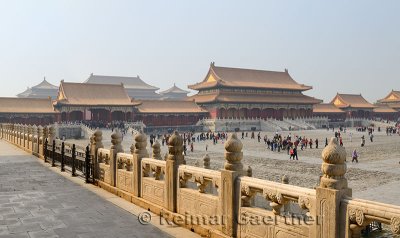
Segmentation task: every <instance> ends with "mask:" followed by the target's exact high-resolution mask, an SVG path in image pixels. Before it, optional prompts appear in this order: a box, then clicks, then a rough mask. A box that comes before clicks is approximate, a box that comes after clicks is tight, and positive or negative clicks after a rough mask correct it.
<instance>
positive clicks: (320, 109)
mask: <svg viewBox="0 0 400 238" xmlns="http://www.w3.org/2000/svg"><path fill="white" fill-rule="evenodd" d="M313 112H314V113H346V112H345V111H343V110H342V109H340V108H337V107H336V106H335V105H334V104H331V103H321V104H314V107H313Z"/></svg>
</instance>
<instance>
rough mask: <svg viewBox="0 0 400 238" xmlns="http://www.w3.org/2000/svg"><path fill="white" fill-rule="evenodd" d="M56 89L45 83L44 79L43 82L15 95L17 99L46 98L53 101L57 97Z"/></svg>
mask: <svg viewBox="0 0 400 238" xmlns="http://www.w3.org/2000/svg"><path fill="white" fill-rule="evenodd" d="M57 93H58V87H57V86H55V85H53V84H51V83H49V82H47V81H46V78H45V79H43V81H42V82H41V83H40V84H38V85H36V86H33V87H32V88H29V87H28V89H26V90H25V91H24V92H22V93H20V94H18V95H17V97H19V98H48V97H51V98H52V99H55V98H56V97H57Z"/></svg>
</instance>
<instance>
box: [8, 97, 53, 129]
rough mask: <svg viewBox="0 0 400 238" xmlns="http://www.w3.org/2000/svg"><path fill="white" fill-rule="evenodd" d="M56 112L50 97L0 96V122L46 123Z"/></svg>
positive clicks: (50, 120)
mask: <svg viewBox="0 0 400 238" xmlns="http://www.w3.org/2000/svg"><path fill="white" fill-rule="evenodd" d="M56 115H57V113H56V112H55V111H54V109H53V105H52V101H51V99H50V98H44V99H42V98H0V122H2V123H21V124H31V125H33V124H36V125H47V124H50V123H53V122H54V121H56Z"/></svg>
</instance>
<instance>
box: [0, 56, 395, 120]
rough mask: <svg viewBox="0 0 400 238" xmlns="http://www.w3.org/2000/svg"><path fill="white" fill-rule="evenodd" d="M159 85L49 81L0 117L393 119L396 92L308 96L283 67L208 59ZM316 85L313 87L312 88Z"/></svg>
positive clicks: (3, 101) (125, 80) (10, 103)
mask: <svg viewBox="0 0 400 238" xmlns="http://www.w3.org/2000/svg"><path fill="white" fill-rule="evenodd" d="M188 88H189V89H192V90H194V91H197V93H194V94H193V95H191V96H188V94H189V93H190V92H189V91H187V90H185V89H181V88H179V87H178V86H176V85H175V84H173V86H171V88H169V89H165V90H162V91H160V92H157V91H158V90H159V88H158V87H156V86H153V85H150V84H148V83H146V82H144V81H143V80H142V78H140V77H139V76H137V77H120V76H104V75H94V74H91V75H90V76H89V77H88V78H87V79H86V80H83V82H82V83H72V82H66V81H64V80H62V81H61V82H60V85H58V86H55V85H52V84H50V83H49V82H48V81H46V79H44V80H43V81H42V82H41V83H39V84H38V85H36V86H33V87H28V89H27V90H25V91H23V92H22V93H20V94H18V95H17V97H15V98H4V97H3V98H0V122H19V123H25V124H48V123H52V122H65V121H102V122H112V121H131V122H134V121H142V122H143V123H144V124H146V125H147V126H153V127H157V126H159V127H168V126H179V125H195V124H196V123H197V122H198V121H199V120H200V119H203V118H214V119H218V118H239V119H240V118H264V119H266V118H274V119H278V120H282V119H283V118H303V117H313V116H318V117H327V118H329V119H330V120H345V119H346V118H372V117H374V118H379V119H385V120H397V119H398V118H399V116H400V113H399V111H400V106H399V105H400V92H399V91H394V90H392V91H391V92H390V93H389V94H388V95H387V96H386V97H384V98H382V99H380V100H378V101H377V102H376V103H370V102H368V101H367V100H366V99H365V98H364V97H363V96H362V95H361V94H343V93H337V94H336V96H335V97H334V98H333V99H332V100H331V101H330V102H329V103H323V102H322V100H320V99H317V98H314V97H311V96H307V95H306V93H307V91H309V90H312V89H313V87H312V86H308V85H304V84H301V83H298V82H297V81H295V80H294V79H293V78H292V76H291V75H290V74H289V72H288V70H287V69H285V70H284V71H267V70H256V69H243V68H230V67H221V66H216V65H215V63H214V62H212V63H211V64H210V67H209V70H208V71H207V72H206V73H205V77H204V79H203V80H199V81H198V83H195V84H193V85H188ZM314 90H315V89H314Z"/></svg>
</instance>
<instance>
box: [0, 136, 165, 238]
mask: <svg viewBox="0 0 400 238" xmlns="http://www.w3.org/2000/svg"><path fill="white" fill-rule="evenodd" d="M0 237H31V238H36V237H37V238H44V237H79V238H89V237H96V238H98V237H170V236H169V235H168V234H166V233H164V232H162V231H161V230H159V229H158V228H157V227H154V226H152V225H146V226H144V225H141V224H140V223H139V222H138V219H137V217H136V216H134V215H132V214H131V213H129V212H127V211H125V210H123V209H121V208H119V207H117V206H115V205H114V204H112V203H110V202H108V201H106V200H104V199H103V198H101V197H99V196H98V195H96V194H95V193H93V192H91V191H89V190H87V189H85V188H83V187H82V186H80V185H78V184H76V183H74V182H72V181H70V180H69V179H66V178H65V177H63V176H61V175H60V174H57V173H55V172H53V171H51V170H50V169H49V168H46V167H45V166H43V164H41V163H40V162H39V161H38V160H37V158H36V157H33V156H29V155H28V154H26V153H25V152H23V151H22V150H20V149H18V148H17V147H14V146H12V145H10V144H8V143H7V142H5V141H2V140H0Z"/></svg>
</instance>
